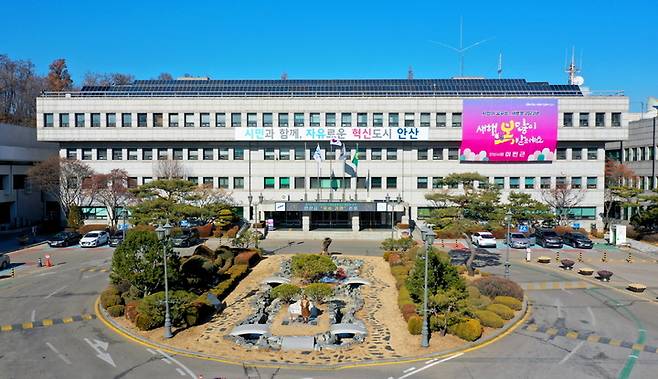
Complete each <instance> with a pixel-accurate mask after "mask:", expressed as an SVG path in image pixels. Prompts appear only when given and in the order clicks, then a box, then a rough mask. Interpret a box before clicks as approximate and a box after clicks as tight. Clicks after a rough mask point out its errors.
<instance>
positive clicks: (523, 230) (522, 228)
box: [519, 225, 528, 233]
mask: <svg viewBox="0 0 658 379" xmlns="http://www.w3.org/2000/svg"><path fill="white" fill-rule="evenodd" d="M519 233H528V225H519Z"/></svg>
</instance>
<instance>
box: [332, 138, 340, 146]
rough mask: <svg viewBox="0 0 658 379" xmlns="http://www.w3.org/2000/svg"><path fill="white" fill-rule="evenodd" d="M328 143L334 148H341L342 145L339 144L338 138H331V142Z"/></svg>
mask: <svg viewBox="0 0 658 379" xmlns="http://www.w3.org/2000/svg"><path fill="white" fill-rule="evenodd" d="M329 143H330V144H332V145H334V146H343V143H342V142H340V140H339V139H338V138H332V139H331V141H329Z"/></svg>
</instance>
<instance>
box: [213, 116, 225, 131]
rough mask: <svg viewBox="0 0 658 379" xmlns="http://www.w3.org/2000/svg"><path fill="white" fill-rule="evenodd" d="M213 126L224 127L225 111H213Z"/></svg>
mask: <svg viewBox="0 0 658 379" xmlns="http://www.w3.org/2000/svg"><path fill="white" fill-rule="evenodd" d="M215 126H216V127H218V128H224V127H226V114H225V113H215Z"/></svg>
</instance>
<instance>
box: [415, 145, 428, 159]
mask: <svg viewBox="0 0 658 379" xmlns="http://www.w3.org/2000/svg"><path fill="white" fill-rule="evenodd" d="M417 155H418V160H419V161H426V160H427V158H428V149H427V148H419V149H418V153H417Z"/></svg>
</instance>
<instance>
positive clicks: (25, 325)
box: [21, 322, 34, 329]
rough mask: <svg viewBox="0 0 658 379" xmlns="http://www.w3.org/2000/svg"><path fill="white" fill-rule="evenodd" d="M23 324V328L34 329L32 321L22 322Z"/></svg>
mask: <svg viewBox="0 0 658 379" xmlns="http://www.w3.org/2000/svg"><path fill="white" fill-rule="evenodd" d="M21 326H22V327H23V329H32V328H34V324H33V323H31V322H24V323H22V324H21Z"/></svg>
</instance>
